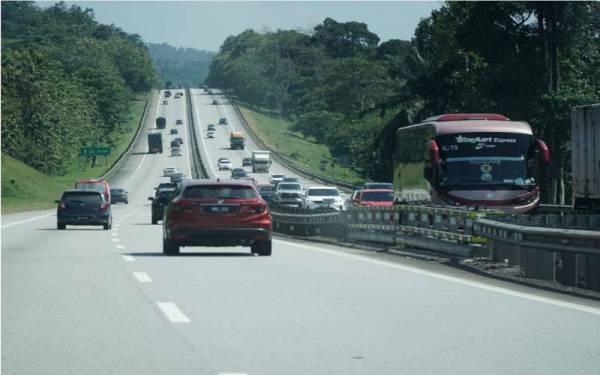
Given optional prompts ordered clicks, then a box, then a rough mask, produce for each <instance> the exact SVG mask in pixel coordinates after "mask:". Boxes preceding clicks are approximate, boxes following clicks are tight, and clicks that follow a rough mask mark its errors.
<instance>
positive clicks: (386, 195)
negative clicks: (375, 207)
mask: <svg viewBox="0 0 600 375" xmlns="http://www.w3.org/2000/svg"><path fill="white" fill-rule="evenodd" d="M361 200H363V201H368V202H391V201H393V200H394V192H392V191H389V192H388V191H365V192H363V193H362V197H361Z"/></svg>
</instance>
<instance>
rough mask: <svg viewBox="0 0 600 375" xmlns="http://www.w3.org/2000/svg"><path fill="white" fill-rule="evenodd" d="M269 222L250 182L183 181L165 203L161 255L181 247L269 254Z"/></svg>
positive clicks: (266, 208) (174, 251)
mask: <svg viewBox="0 0 600 375" xmlns="http://www.w3.org/2000/svg"><path fill="white" fill-rule="evenodd" d="M271 235H272V220H271V214H270V212H269V208H268V206H267V203H266V202H265V201H264V200H263V199H262V198H261V197H260V195H258V192H257V191H256V189H255V188H254V186H253V185H252V184H251V183H248V182H242V181H232V180H218V179H217V180H216V181H215V180H187V181H184V182H183V183H182V185H181V190H180V192H179V194H178V195H177V196H176V197H175V198H174V199H173V200H172V201H171V203H169V205H168V206H167V208H166V211H165V220H164V221H163V253H164V254H166V255H176V254H179V248H180V247H181V246H250V247H251V251H252V253H257V254H258V255H263V256H269V255H271Z"/></svg>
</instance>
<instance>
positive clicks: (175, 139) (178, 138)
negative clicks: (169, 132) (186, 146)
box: [173, 137, 183, 145]
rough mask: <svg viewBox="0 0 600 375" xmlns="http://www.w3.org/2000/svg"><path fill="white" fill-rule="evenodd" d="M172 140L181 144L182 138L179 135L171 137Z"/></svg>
mask: <svg viewBox="0 0 600 375" xmlns="http://www.w3.org/2000/svg"><path fill="white" fill-rule="evenodd" d="M173 140H174V141H177V142H178V143H179V144H180V145H182V144H183V138H181V137H175V138H173Z"/></svg>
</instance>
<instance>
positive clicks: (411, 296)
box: [1, 90, 600, 375]
mask: <svg viewBox="0 0 600 375" xmlns="http://www.w3.org/2000/svg"><path fill="white" fill-rule="evenodd" d="M172 91H173V92H175V91H176V90H172ZM181 92H183V90H182V91H181ZM191 96H192V106H191V107H192V108H191V110H193V111H194V116H195V118H196V119H197V123H196V124H188V123H187V116H186V113H185V111H186V110H187V109H188V108H186V103H185V96H184V97H182V98H181V99H174V98H173V96H172V97H171V98H169V99H168V102H169V104H168V105H163V104H162V101H163V100H164V99H163V94H162V93H161V95H160V97H158V95H154V97H153V98H152V99H151V103H150V105H149V108H150V113H149V115H148V119H147V121H146V123H145V124H144V132H146V133H147V132H148V131H150V130H151V129H152V128H154V119H155V117H156V115H157V113H158V114H163V115H164V116H165V117H166V118H167V129H166V131H163V134H164V136H165V138H166V139H165V145H166V146H168V140H169V139H170V138H171V136H169V135H168V132H169V130H170V129H171V128H177V129H178V130H179V133H180V134H179V136H181V137H182V138H183V139H184V148H183V157H171V156H170V153H169V152H168V151H169V149H168V147H165V152H164V153H163V154H154V155H150V154H147V153H146V152H147V141H146V136H145V134H143V135H142V136H141V137H140V139H139V140H138V142H137V143H136V144H135V146H134V147H135V148H134V152H133V153H132V154H131V155H130V156H129V157H128V158H127V160H125V161H124V163H123V165H122V167H121V169H120V170H119V171H117V173H116V174H115V175H114V176H113V178H112V179H111V181H110V183H111V185H114V186H124V187H126V188H127V189H128V190H129V197H130V203H129V204H128V205H122V204H120V205H116V206H113V215H114V221H113V223H114V224H113V230H110V231H104V230H102V229H101V227H69V228H68V230H66V231H58V230H56V217H55V216H54V211H52V210H51V211H37V212H28V213H19V214H10V215H3V216H2V231H1V234H2V373H3V374H61V375H63V374H195V375H198V374H215V375H216V374H248V375H266V374H273V375H280V374H298V375H306V374H357V375H359V374H361V375H362V374H390V375H397V374H445V375H447V374H457V375H458V374H460V375H464V374H528V375H531V374H544V375H548V374H557V375H558V374H561V375H562V374H590V375H597V374H598V373H600V361H599V358H600V303H598V302H594V301H589V300H583V299H579V298H575V297H570V296H566V295H560V294H556V293H552V292H545V291H540V290H535V289H531V288H526V287H522V286H518V285H514V284H509V283H506V282H501V281H497V280H492V279H488V278H483V277H480V276H476V275H472V274H468V273H464V272H462V271H459V270H455V269H452V268H448V267H447V266H445V265H442V264H438V263H436V262H426V261H422V260H417V259H410V258H405V257H400V256H395V255H390V254H382V253H377V252H369V251H365V250H356V249H350V248H345V247H342V246H334V245H324V244H319V243H315V242H303V241H296V240H291V239H288V238H283V237H276V238H275V240H274V244H273V255H272V256H271V257H258V256H251V255H250V251H249V249H248V248H200V247H194V248H183V249H182V254H181V256H178V257H165V256H163V255H162V241H161V238H162V229H161V226H160V225H151V224H150V202H149V201H148V200H147V198H148V197H149V196H151V195H152V194H153V188H154V186H156V185H157V184H158V182H159V181H160V180H161V171H162V169H163V168H164V167H166V166H176V167H178V168H179V169H180V170H182V171H184V173H186V174H188V175H190V174H191V171H190V165H191V162H190V159H189V157H190V155H191V150H190V147H189V146H190V144H189V142H190V137H189V136H188V129H189V128H188V127H189V126H195V130H196V131H197V132H198V133H197V135H198V138H199V143H200V144H199V147H200V148H201V154H202V157H203V162H204V164H205V165H206V168H207V170H208V171H209V174H211V175H212V176H213V177H214V176H219V177H228V175H229V173H228V172H218V171H217V170H216V169H217V168H216V161H217V159H218V158H219V157H222V156H226V157H229V158H230V159H231V160H232V162H233V164H234V167H237V166H239V165H241V158H243V157H245V156H249V155H250V151H251V150H252V149H255V147H256V146H255V145H254V144H253V143H252V141H251V140H250V139H247V150H244V151H232V150H228V148H229V131H231V129H241V124H240V120H239V119H238V118H236V117H235V112H234V111H233V110H232V108H231V106H230V105H228V104H226V103H223V101H224V100H225V99H224V98H223V97H221V96H216V97H217V98H218V100H219V103H220V104H219V105H212V104H211V102H212V100H213V99H214V97H215V96H209V95H205V94H203V93H201V90H192V95H191ZM220 117H228V118H229V121H230V125H229V126H219V125H218V119H219V118H220ZM177 119H182V120H184V125H183V126H181V125H179V126H176V125H175V120H177ZM208 123H214V124H215V125H216V126H217V137H216V138H215V139H206V126H207V124H208ZM272 171H273V172H274V173H283V174H286V175H293V174H292V173H291V172H289V171H286V170H285V169H284V168H283V167H282V166H280V165H278V164H277V163H274V165H273V167H272ZM258 177H259V181H260V182H266V178H267V176H266V175H264V174H263V175H259V176H258ZM302 182H303V183H305V184H306V183H307V181H305V180H302Z"/></svg>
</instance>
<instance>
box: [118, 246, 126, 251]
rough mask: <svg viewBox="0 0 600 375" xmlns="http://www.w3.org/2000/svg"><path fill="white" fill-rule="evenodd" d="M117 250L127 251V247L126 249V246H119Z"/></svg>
mask: <svg viewBox="0 0 600 375" xmlns="http://www.w3.org/2000/svg"><path fill="white" fill-rule="evenodd" d="M117 249H119V250H125V249H126V247H125V245H117Z"/></svg>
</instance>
